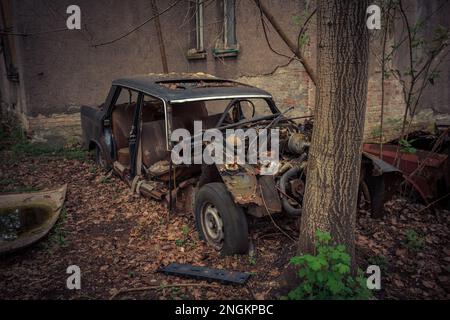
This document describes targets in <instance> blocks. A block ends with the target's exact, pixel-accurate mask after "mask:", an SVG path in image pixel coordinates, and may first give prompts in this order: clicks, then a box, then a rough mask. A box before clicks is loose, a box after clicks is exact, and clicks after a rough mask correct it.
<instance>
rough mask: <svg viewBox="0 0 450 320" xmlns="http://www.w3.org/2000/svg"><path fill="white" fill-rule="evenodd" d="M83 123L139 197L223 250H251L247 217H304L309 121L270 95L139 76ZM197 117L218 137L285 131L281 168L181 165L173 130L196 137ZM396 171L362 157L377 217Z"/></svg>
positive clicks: (222, 84)
mask: <svg viewBox="0 0 450 320" xmlns="http://www.w3.org/2000/svg"><path fill="white" fill-rule="evenodd" d="M81 120H82V128H83V141H84V144H85V147H86V148H89V149H90V150H95V154H96V161H97V162H98V164H99V165H101V166H103V167H105V168H108V169H112V170H113V171H114V172H115V173H116V174H118V175H119V176H120V177H121V178H122V179H123V180H124V181H126V182H127V183H128V185H129V186H130V187H131V189H132V190H133V192H136V193H138V194H141V195H143V196H147V197H150V198H153V199H158V200H164V201H167V203H168V206H169V208H170V210H175V211H183V212H188V213H190V214H193V216H194V217H195V221H196V226H197V229H198V232H199V235H200V238H201V239H204V240H206V241H207V243H208V244H210V245H212V246H213V247H214V248H215V249H217V250H219V251H220V252H221V253H222V254H236V253H245V252H247V250H248V247H249V243H248V226H247V215H251V216H254V217H264V216H267V215H272V214H273V215H277V214H288V215H291V216H294V217H296V216H299V215H300V214H301V205H302V199H303V192H304V190H305V173H306V163H307V159H308V157H307V154H308V147H309V141H310V137H311V132H312V121H311V120H310V119H307V118H306V117H303V118H299V117H297V118H289V117H288V112H281V111H280V110H279V109H278V108H277V106H276V105H275V102H274V100H273V98H272V96H271V95H270V94H269V93H268V92H266V91H264V90H261V89H258V88H255V87H252V86H249V85H245V84H241V83H238V82H234V81H230V80H223V79H219V78H216V77H213V76H209V75H205V74H167V75H154V74H153V75H146V76H136V77H131V78H126V79H119V80H115V81H114V82H113V83H112V86H111V89H110V92H109V95H108V97H107V99H106V101H105V103H104V104H103V105H101V106H99V107H98V108H93V107H82V109H81ZM194 121H202V124H203V130H205V129H210V128H217V129H218V130H220V131H221V132H225V130H226V129H230V128H233V129H237V128H242V129H246V128H254V129H255V130H260V129H267V128H278V129H279V136H280V146H279V150H280V166H279V170H278V171H277V172H276V173H275V174H273V175H262V174H261V171H260V170H261V169H262V168H261V166H262V164H260V163H258V164H256V165H250V164H244V165H239V164H236V165H234V166H227V165H223V164H212V165H207V164H192V165H186V164H181V165H176V164H174V163H173V161H172V159H171V149H172V148H173V143H172V142H171V139H170V137H171V133H172V132H173V130H175V129H178V128H184V129H187V130H188V131H189V132H191V133H193V130H194V128H193V123H194ZM245 143H246V142H245V141H244V144H245ZM247 143H248V141H247ZM265 165H266V164H265ZM397 171H398V170H396V169H395V168H394V167H393V166H391V165H389V164H387V163H385V162H383V161H381V160H380V159H378V158H376V157H374V156H372V155H370V154H363V161H362V168H361V179H360V180H361V187H360V195H361V199H365V200H367V201H368V203H369V204H370V206H371V210H372V214H373V215H379V214H380V213H381V211H382V206H383V202H384V201H385V200H386V198H387V196H388V195H389V194H391V192H389V190H386V189H387V187H385V186H388V185H391V184H388V183H385V180H386V179H391V178H392V176H393V175H396V173H397Z"/></svg>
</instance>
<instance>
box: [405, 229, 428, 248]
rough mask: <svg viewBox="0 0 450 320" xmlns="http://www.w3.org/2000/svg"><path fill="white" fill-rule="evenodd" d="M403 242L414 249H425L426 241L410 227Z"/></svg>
mask: <svg viewBox="0 0 450 320" xmlns="http://www.w3.org/2000/svg"><path fill="white" fill-rule="evenodd" d="M403 244H404V245H405V246H406V247H407V248H408V249H410V250H412V251H420V250H422V249H423V247H424V245H425V241H424V239H423V237H422V236H421V235H420V234H418V233H417V232H416V231H415V230H412V229H408V230H406V233H405V239H404V240H403Z"/></svg>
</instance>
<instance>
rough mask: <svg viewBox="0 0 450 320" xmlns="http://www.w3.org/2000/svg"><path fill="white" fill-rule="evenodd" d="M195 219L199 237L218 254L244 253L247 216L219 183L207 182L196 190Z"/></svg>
mask: <svg viewBox="0 0 450 320" xmlns="http://www.w3.org/2000/svg"><path fill="white" fill-rule="evenodd" d="M195 222H196V226H197V230H198V233H199V235H200V239H202V240H205V241H206V242H207V243H208V244H209V245H211V246H212V247H214V248H215V249H216V250H218V251H220V253H221V254H223V255H233V254H244V253H247V251H248V226H247V218H246V217H245V214H244V211H243V209H242V208H241V207H239V206H237V205H236V204H235V203H234V201H233V199H232V198H231V195H230V193H229V192H228V190H227V188H226V187H225V185H224V184H223V183H217V182H213V183H208V184H206V185H204V186H203V187H202V188H201V189H200V190H199V191H198V193H197V195H196V197H195Z"/></svg>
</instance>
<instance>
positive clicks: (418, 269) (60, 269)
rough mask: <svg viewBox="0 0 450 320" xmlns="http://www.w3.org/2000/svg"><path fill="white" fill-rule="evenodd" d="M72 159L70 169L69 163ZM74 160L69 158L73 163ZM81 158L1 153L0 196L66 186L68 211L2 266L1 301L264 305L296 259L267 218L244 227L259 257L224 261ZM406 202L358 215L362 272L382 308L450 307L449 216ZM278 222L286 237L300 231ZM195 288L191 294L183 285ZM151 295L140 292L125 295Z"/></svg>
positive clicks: (182, 225) (187, 226) (188, 220)
mask: <svg viewBox="0 0 450 320" xmlns="http://www.w3.org/2000/svg"><path fill="white" fill-rule="evenodd" d="M68 158H69V159H72V160H69V159H68ZM74 158H75V159H74ZM76 158H78V157H77V156H75V157H73V156H69V157H68V156H67V155H65V156H64V155H63V156H55V155H46V156H28V157H25V158H21V157H17V156H15V155H14V154H12V153H11V152H9V151H2V152H1V157H0V159H1V163H0V192H9V191H13V190H19V191H20V190H40V189H47V188H53V187H57V186H60V185H62V184H65V183H67V184H68V193H67V198H66V203H65V210H64V211H63V214H62V216H61V219H60V221H59V222H58V224H57V225H56V227H55V228H54V229H53V230H52V231H51V233H50V235H49V236H47V237H46V238H45V239H43V240H42V241H40V242H39V243H37V244H35V245H34V246H32V247H30V248H28V249H25V250H23V251H21V252H17V253H14V254H11V255H7V256H2V257H0V299H99V298H100V299H110V298H111V297H114V298H115V299H123V298H128V299H135V298H136V299H215V298H217V299H255V298H256V299H269V298H276V297H275V296H274V292H275V290H273V288H274V287H275V284H276V283H277V279H278V277H279V276H280V273H281V272H282V271H283V269H284V267H285V266H286V264H287V262H288V261H289V258H290V257H291V256H292V255H293V254H294V253H295V242H293V241H291V240H289V239H288V238H287V237H286V236H285V235H283V234H282V233H280V231H279V230H278V229H277V228H276V227H275V226H274V225H273V223H272V222H271V220H270V219H259V220H252V221H250V232H251V238H252V242H253V245H254V250H255V254H254V255H252V256H248V255H245V256H234V257H221V256H219V254H218V253H217V252H215V251H214V250H213V249H211V248H209V247H207V246H206V245H205V244H204V243H203V242H202V241H200V240H199V239H198V236H197V232H196V230H195V226H194V222H193V217H191V216H187V215H180V214H178V215H169V214H168V211H167V210H166V208H165V207H164V206H163V204H161V203H158V202H155V201H152V200H148V199H145V198H141V197H139V196H137V195H134V194H131V192H130V190H129V188H128V187H127V185H126V184H125V183H123V182H122V181H121V180H119V179H118V178H116V177H115V176H109V175H107V174H106V173H105V172H103V171H101V170H100V169H99V168H97V167H96V166H95V164H94V163H93V162H92V161H91V160H88V159H86V160H77V159H76ZM421 208H423V206H421V205H419V204H410V203H408V202H407V201H406V200H402V199H399V200H395V201H392V202H391V203H389V204H387V210H388V214H387V216H386V218H384V219H383V220H382V221H380V220H373V219H371V218H370V217H369V216H368V215H367V213H365V212H360V213H359V215H358V230H357V256H358V264H359V266H360V267H361V268H362V269H364V270H365V269H366V267H367V266H368V265H369V264H377V265H379V266H380V267H381V269H382V290H380V291H379V292H377V293H376V296H377V297H378V298H381V299H448V298H450V294H449V289H450V287H449V271H450V267H449V266H450V249H449V246H448V244H449V216H448V211H444V210H440V211H434V210H425V211H422V212H420V213H418V211H420V210H421ZM275 220H276V221H277V223H278V224H279V225H280V226H281V227H282V228H283V229H284V230H285V232H286V233H287V234H289V235H290V236H291V237H292V238H294V239H295V238H297V230H298V224H297V223H296V221H294V220H292V219H290V218H287V217H276V218H275ZM171 262H178V263H191V264H195V265H202V266H210V267H215V268H223V269H228V270H239V271H246V272H250V273H251V274H252V276H251V278H250V280H249V281H248V283H247V285H246V286H230V285H222V284H216V283H207V282H204V281H198V280H193V279H185V278H178V277H173V276H166V275H163V274H161V273H158V272H157V270H158V268H159V267H160V266H162V265H166V264H169V263H171ZM74 264H75V265H78V266H79V267H80V268H81V273H82V279H81V287H82V289H81V290H68V289H67V288H66V278H67V276H68V274H66V269H67V267H68V266H70V265H74ZM192 283H195V284H196V285H186V284H192ZM141 287H150V288H147V290H143V291H130V292H124V290H128V289H132V288H141Z"/></svg>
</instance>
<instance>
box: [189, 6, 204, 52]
mask: <svg viewBox="0 0 450 320" xmlns="http://www.w3.org/2000/svg"><path fill="white" fill-rule="evenodd" d="M204 1H205V0H191V1H190V2H189V16H195V19H193V24H194V26H193V28H192V31H191V35H190V36H191V49H189V50H188V54H187V56H188V59H204V58H206V52H205V47H204V40H203V9H204V6H203V3H204Z"/></svg>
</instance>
